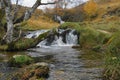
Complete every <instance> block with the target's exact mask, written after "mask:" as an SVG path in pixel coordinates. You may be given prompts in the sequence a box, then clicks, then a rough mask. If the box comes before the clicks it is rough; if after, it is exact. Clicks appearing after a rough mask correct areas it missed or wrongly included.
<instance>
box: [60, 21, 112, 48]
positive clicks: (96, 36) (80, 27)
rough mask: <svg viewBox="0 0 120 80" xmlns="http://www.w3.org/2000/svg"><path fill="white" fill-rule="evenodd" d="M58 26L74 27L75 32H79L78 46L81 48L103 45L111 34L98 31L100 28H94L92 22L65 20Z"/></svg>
mask: <svg viewBox="0 0 120 80" xmlns="http://www.w3.org/2000/svg"><path fill="white" fill-rule="evenodd" d="M96 27H97V26H96ZM60 28H73V29H76V30H77V32H79V33H80V41H79V43H80V46H81V47H83V48H93V47H95V46H97V45H103V44H105V43H106V42H107V41H108V40H109V38H110V37H111V34H109V33H105V32H102V31H98V30H100V29H99V28H98V29H97V28H96V29H95V28H94V26H92V24H89V23H75V22H74V23H70V22H67V23H64V24H63V25H61V26H60Z"/></svg>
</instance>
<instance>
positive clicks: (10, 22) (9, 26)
mask: <svg viewBox="0 0 120 80" xmlns="http://www.w3.org/2000/svg"><path fill="white" fill-rule="evenodd" d="M5 13H6V20H7V32H6V35H5V36H4V37H3V40H4V41H5V42H6V43H11V42H12V41H13V26H14V25H13V17H12V14H11V12H10V7H6V8H5Z"/></svg>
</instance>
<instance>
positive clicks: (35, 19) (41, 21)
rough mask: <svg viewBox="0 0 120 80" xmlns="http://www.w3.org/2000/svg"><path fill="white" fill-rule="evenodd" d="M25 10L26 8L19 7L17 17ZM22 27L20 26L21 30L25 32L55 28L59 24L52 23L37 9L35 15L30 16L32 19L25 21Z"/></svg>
mask: <svg viewBox="0 0 120 80" xmlns="http://www.w3.org/2000/svg"><path fill="white" fill-rule="evenodd" d="M26 8H28V7H23V6H20V10H19V14H18V15H19V16H20V15H22V14H23V13H24V12H25V10H26ZM23 25H24V26H22V29H25V30H26V29H27V30H37V29H51V28H54V27H57V26H58V25H59V24H58V23H56V22H54V21H53V20H52V19H51V18H49V17H48V16H46V15H45V13H44V12H43V11H42V10H40V9H37V10H36V11H35V13H34V14H33V15H32V17H31V18H30V19H29V20H28V21H27V22H24V23H23Z"/></svg>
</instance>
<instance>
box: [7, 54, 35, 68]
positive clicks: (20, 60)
mask: <svg viewBox="0 0 120 80" xmlns="http://www.w3.org/2000/svg"><path fill="white" fill-rule="evenodd" d="M32 62H33V59H32V58H31V57H29V56H27V55H14V56H13V57H12V58H11V59H10V60H9V61H8V62H7V63H8V66H9V67H22V66H24V65H28V64H30V63H32Z"/></svg>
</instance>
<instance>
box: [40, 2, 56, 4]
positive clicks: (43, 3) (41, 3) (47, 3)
mask: <svg viewBox="0 0 120 80" xmlns="http://www.w3.org/2000/svg"><path fill="white" fill-rule="evenodd" d="M55 3H56V2H52V3H41V5H48V4H55Z"/></svg>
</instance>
